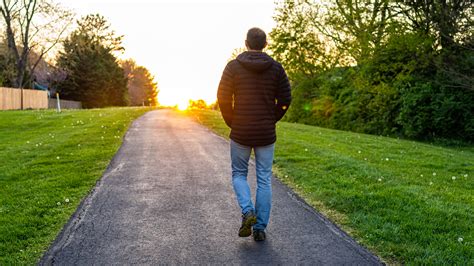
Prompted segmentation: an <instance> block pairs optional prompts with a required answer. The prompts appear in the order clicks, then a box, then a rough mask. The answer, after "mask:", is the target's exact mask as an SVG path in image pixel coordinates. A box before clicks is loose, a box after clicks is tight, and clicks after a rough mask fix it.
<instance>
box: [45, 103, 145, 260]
mask: <svg viewBox="0 0 474 266" xmlns="http://www.w3.org/2000/svg"><path fill="white" fill-rule="evenodd" d="M151 111H153V110H151ZM151 111H148V112H146V113H144V114H142V115H141V116H139V117H137V118H136V119H135V120H133V122H132V123H130V125H129V127H128V128H127V132H125V134H124V135H123V137H122V140H123V141H122V144H120V147H119V148H118V150H117V151H116V152H115V154H114V156H113V157H112V159H111V160H110V162H109V164H108V165H107V168H105V170H104V172H103V173H102V176H101V177H100V178H99V179H97V181H96V183H95V184H94V186H93V187H92V189H91V190H90V192H89V194H87V195H86V196H85V197H84V198H83V199H82V200H81V202H80V203H79V205H78V206H77V208H76V210H75V211H74V213H73V214H72V215H71V217H70V218H69V220H68V221H67V222H66V224H64V226H63V227H62V229H61V231H60V232H59V233H58V234H57V235H56V238H55V239H54V241H53V242H52V243H51V244H50V245H49V247H48V249H47V250H46V251H45V252H44V253H43V255H42V256H41V259H40V260H39V261H38V262H37V264H36V265H53V264H54V257H55V255H56V254H57V253H58V252H59V251H61V249H62V248H64V247H65V246H66V245H67V244H68V242H69V239H70V238H71V237H73V235H74V231H75V229H76V228H77V227H79V226H80V224H81V222H82V218H83V217H84V215H85V214H86V213H87V210H88V209H89V206H90V205H91V203H92V200H93V199H94V198H95V196H96V195H97V193H98V192H99V190H100V189H101V188H102V184H103V181H104V180H105V179H106V178H107V177H108V176H109V175H110V174H111V173H113V172H115V171H117V170H119V169H120V167H121V166H120V164H118V163H117V160H118V159H117V158H118V154H120V152H121V151H122V147H123V146H124V143H125V142H126V138H127V135H128V134H129V132H130V129H131V128H132V127H133V126H134V125H135V123H136V121H137V120H139V119H140V118H142V117H143V116H145V115H146V114H148V113H150V112H151Z"/></svg>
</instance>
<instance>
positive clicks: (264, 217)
mask: <svg viewBox="0 0 474 266" xmlns="http://www.w3.org/2000/svg"><path fill="white" fill-rule="evenodd" d="M274 149H275V144H271V145H268V146H261V147H253V150H254V153H255V163H256V170H257V171H256V174H257V196H256V200H255V208H254V205H253V203H252V198H251V194H250V187H249V184H248V182H247V174H248V166H249V159H250V153H251V151H252V147H248V146H244V145H241V144H239V143H237V142H235V141H233V140H231V142H230V157H231V160H232V184H233V186H234V191H235V195H236V196H237V201H238V202H239V205H240V208H241V209H242V214H245V213H247V212H248V211H255V213H256V214H257V223H256V224H255V225H254V226H253V229H254V230H264V229H265V228H266V227H267V224H268V221H269V219H270V209H271V208H272V164H273V152H274Z"/></svg>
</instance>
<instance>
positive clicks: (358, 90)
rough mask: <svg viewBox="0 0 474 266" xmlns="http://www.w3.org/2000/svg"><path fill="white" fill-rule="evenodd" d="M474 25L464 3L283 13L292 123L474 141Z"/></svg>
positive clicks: (333, 4) (277, 48)
mask: <svg viewBox="0 0 474 266" xmlns="http://www.w3.org/2000/svg"><path fill="white" fill-rule="evenodd" d="M321 2H324V3H321ZM473 18H474V4H473V2H472V1H459V0H454V1H441V0H433V1H388V0H380V1H348V0H344V1H310V0H298V1H286V2H283V3H281V4H279V6H278V7H277V14H276V16H275V20H276V22H277V26H276V27H275V29H274V30H273V31H272V32H271V33H270V38H271V45H270V47H269V50H270V53H272V54H273V56H274V57H275V58H276V59H277V60H279V61H280V62H282V64H283V65H284V67H285V68H286V70H287V72H288V73H289V76H290V79H291V81H292V84H293V97H294V100H293V104H292V106H291V108H290V109H289V111H288V114H287V118H286V119H287V120H288V121H295V122H302V123H307V124H312V125H318V126H324V127H330V128H336V129H343V130H351V131H356V132H364V133H371V134H383V135H391V136H402V137H409V138H415V139H433V138H444V139H457V140H463V141H473V140H474V28H473Z"/></svg>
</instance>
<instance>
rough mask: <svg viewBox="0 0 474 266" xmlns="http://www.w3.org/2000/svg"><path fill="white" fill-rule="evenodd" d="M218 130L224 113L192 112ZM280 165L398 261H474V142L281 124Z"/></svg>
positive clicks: (302, 190) (314, 199) (281, 173)
mask: <svg viewBox="0 0 474 266" xmlns="http://www.w3.org/2000/svg"><path fill="white" fill-rule="evenodd" d="M188 114H189V115H190V116H192V117H194V118H195V119H196V120H198V121H199V122H200V123H202V124H204V125H205V126H208V127H210V128H211V129H213V130H214V131H216V132H217V133H218V134H220V135H223V136H226V137H227V136H228V134H229V129H228V128H227V127H226V125H225V124H224V122H223V120H222V119H221V116H220V113H219V112H216V111H191V112H189V113H188ZM277 130H278V141H277V143H276V153H275V166H274V170H275V173H276V174H277V176H278V177H279V179H281V180H282V181H283V182H285V183H287V184H288V185H289V186H290V187H292V188H293V189H294V190H295V191H296V192H297V193H298V194H300V195H301V196H302V197H303V198H304V199H305V200H306V201H307V202H308V203H310V204H311V205H313V206H314V207H315V208H316V209H318V210H319V211H321V212H322V213H324V214H325V215H326V216H328V217H329V218H330V219H331V220H333V221H334V222H336V223H337V224H339V225H340V226H341V227H342V228H343V229H345V230H346V231H348V232H349V233H350V234H351V235H352V236H353V237H355V238H356V239H357V240H358V241H359V242H360V243H362V244H363V245H365V246H367V247H368V248H369V249H371V250H372V251H374V252H375V253H376V254H378V255H379V256H381V257H382V258H383V259H384V260H385V261H386V262H388V263H390V264H392V263H394V264H398V263H404V264H405V263H407V264H448V265H474V147H472V146H469V147H457V148H446V147H438V146H434V145H430V144H425V143H420V142H415V141H408V140H399V139H394V138H387V137H380V136H373V135H366V134H358V133H352V132H345V131H338V130H331V129H325V128H319V127H313V126H307V125H302V124H294V123H285V122H280V123H278V125H277Z"/></svg>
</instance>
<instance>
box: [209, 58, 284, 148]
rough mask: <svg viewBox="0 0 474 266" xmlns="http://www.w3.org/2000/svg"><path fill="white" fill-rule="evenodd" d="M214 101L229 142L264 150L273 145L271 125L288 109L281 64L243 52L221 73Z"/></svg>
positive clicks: (274, 136) (273, 129)
mask: <svg viewBox="0 0 474 266" xmlns="http://www.w3.org/2000/svg"><path fill="white" fill-rule="evenodd" d="M217 99H218V102H219V107H220V109H221V113H222V116H223V117H224V120H225V122H226V124H227V125H228V126H229V127H230V128H231V133H230V138H231V139H232V140H234V141H235V142H237V143H239V144H242V145H245V146H251V147H257V146H266V145H270V144H272V143H274V142H275V141H276V133H275V124H276V122H278V121H279V120H280V119H281V118H282V117H283V115H284V114H285V113H286V111H287V110H288V107H289V105H290V102H291V89H290V83H289V81H288V77H287V75H286V73H285V70H284V69H283V67H282V66H281V64H280V63H278V62H277V61H275V60H273V58H271V57H270V56H269V55H267V54H266V53H263V52H244V53H242V54H240V55H239V56H238V57H237V59H235V60H232V61H230V62H229V63H228V64H227V66H226V68H225V69H224V73H223V74H222V78H221V81H220V83H219V89H218V91H217Z"/></svg>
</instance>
